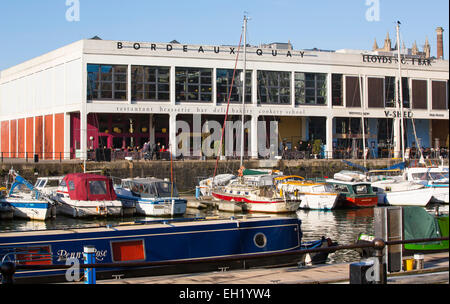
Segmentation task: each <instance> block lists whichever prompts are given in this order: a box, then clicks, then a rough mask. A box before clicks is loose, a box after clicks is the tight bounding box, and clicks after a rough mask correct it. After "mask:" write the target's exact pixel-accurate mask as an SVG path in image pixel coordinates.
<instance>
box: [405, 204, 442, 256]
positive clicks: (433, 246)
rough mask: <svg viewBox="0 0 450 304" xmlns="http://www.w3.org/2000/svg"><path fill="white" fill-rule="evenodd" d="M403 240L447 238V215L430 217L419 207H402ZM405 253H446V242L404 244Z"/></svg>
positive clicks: (430, 215)
mask: <svg viewBox="0 0 450 304" xmlns="http://www.w3.org/2000/svg"><path fill="white" fill-rule="evenodd" d="M403 236H404V239H405V240H413V239H428V238H441V237H448V215H432V214H430V213H428V212H427V211H426V210H425V209H423V208H420V207H403ZM404 249H405V251H406V252H411V253H413V252H423V253H427V252H442V251H448V241H437V242H427V243H411V244H405V245H404Z"/></svg>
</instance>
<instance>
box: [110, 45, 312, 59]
mask: <svg viewBox="0 0 450 304" xmlns="http://www.w3.org/2000/svg"><path fill="white" fill-rule="evenodd" d="M117 49H118V50H122V49H135V50H136V51H137V50H141V49H142V50H149V51H157V50H162V51H166V52H172V51H175V50H177V51H182V52H183V53H188V52H194V53H197V54H205V53H215V54H223V53H225V54H230V55H235V54H237V51H238V48H237V47H236V46H208V47H204V46H202V45H200V46H189V45H181V44H175V43H168V44H165V45H160V44H156V43H145V44H144V43H140V42H134V43H129V44H125V43H124V42H120V41H119V42H117ZM253 52H254V53H255V54H256V55H258V56H263V55H265V54H270V55H272V56H273V57H277V56H284V57H290V58H292V57H300V58H303V56H305V52H304V51H293V50H286V51H284V50H283V52H280V50H277V49H264V48H258V49H256V50H253Z"/></svg>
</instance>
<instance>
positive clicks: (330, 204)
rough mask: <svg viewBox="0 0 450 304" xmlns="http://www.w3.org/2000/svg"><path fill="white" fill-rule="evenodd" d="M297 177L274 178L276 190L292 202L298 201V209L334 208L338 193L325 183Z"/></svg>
mask: <svg viewBox="0 0 450 304" xmlns="http://www.w3.org/2000/svg"><path fill="white" fill-rule="evenodd" d="M302 179H303V178H302V177H299V176H283V177H278V178H275V180H276V184H277V188H278V189H279V190H280V191H283V192H284V193H285V196H288V197H289V198H290V199H292V200H298V201H300V206H299V208H300V209H317V210H331V209H334V208H336V206H337V202H338V198H339V193H338V192H336V191H334V189H333V187H332V186H331V185H329V184H327V183H320V182H313V181H305V180H302Z"/></svg>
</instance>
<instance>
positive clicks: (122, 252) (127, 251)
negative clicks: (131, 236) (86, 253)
mask: <svg viewBox="0 0 450 304" xmlns="http://www.w3.org/2000/svg"><path fill="white" fill-rule="evenodd" d="M111 249H112V250H111V251H112V260H113V262H127V261H143V260H145V250H144V242H143V240H133V241H117V242H111Z"/></svg>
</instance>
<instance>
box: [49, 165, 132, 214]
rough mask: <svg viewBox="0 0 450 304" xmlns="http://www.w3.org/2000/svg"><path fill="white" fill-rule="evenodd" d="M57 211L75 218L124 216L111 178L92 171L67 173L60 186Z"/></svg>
mask: <svg viewBox="0 0 450 304" xmlns="http://www.w3.org/2000/svg"><path fill="white" fill-rule="evenodd" d="M56 193H57V196H56V199H57V202H58V205H57V212H58V213H61V214H63V215H66V216H69V217H73V218H84V217H99V216H100V217H106V216H122V215H123V210H122V202H121V201H119V200H117V195H116V193H115V192H114V188H113V184H112V181H111V179H110V178H108V177H106V176H103V175H96V174H91V173H70V174H67V175H66V176H65V177H64V178H63V180H62V181H61V183H60V184H59V186H58V190H57V192H56Z"/></svg>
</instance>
